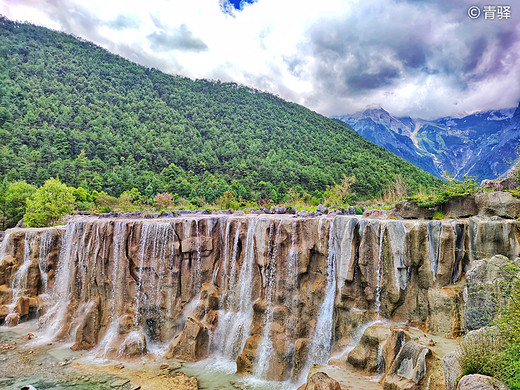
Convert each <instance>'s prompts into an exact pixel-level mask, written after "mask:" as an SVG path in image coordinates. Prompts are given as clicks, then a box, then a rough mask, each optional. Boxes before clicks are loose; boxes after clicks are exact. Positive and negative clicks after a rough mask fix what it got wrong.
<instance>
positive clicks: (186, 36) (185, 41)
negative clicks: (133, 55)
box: [146, 24, 208, 52]
mask: <svg viewBox="0 0 520 390" xmlns="http://www.w3.org/2000/svg"><path fill="white" fill-rule="evenodd" d="M146 38H147V39H148V40H149V41H150V44H151V47H152V49H154V50H158V51H169V50H181V51H194V52H201V51H206V50H208V46H207V45H206V44H205V43H204V42H203V41H202V40H201V39H200V38H197V37H195V35H194V34H193V33H192V32H191V31H190V30H189V29H188V27H187V26H186V25H185V24H182V25H180V26H179V27H178V28H177V29H175V30H172V31H169V32H166V31H159V32H154V33H152V34H150V35H148V36H147V37H146Z"/></svg>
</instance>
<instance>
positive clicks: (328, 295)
mask: <svg viewBox="0 0 520 390" xmlns="http://www.w3.org/2000/svg"><path fill="white" fill-rule="evenodd" d="M334 246H335V245H334V221H331V223H330V230H329V250H328V252H329V253H328V256H327V286H326V288H325V299H324V300H323V303H322V304H321V307H320V310H319V312H318V319H317V321H316V327H315V328H314V331H313V333H312V336H311V337H310V339H309V347H308V352H307V359H306V363H305V369H304V370H303V371H302V376H303V375H307V373H308V372H309V370H310V369H311V367H312V365H313V364H324V363H326V362H327V359H328V357H329V355H330V352H331V348H332V336H333V331H334V329H333V328H334V297H335V292H336V252H335V249H334ZM303 378H305V377H300V378H298V379H299V380H300V381H301V380H302V379H303Z"/></svg>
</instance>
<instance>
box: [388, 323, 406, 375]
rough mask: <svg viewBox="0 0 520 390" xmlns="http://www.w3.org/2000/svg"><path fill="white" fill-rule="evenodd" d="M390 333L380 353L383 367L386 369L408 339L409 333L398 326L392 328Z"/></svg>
mask: <svg viewBox="0 0 520 390" xmlns="http://www.w3.org/2000/svg"><path fill="white" fill-rule="evenodd" d="M391 330H392V333H391V334H390V336H389V337H388V339H387V340H386V341H385V343H384V344H383V348H382V351H381V353H382V355H383V361H384V364H385V367H384V369H385V370H387V369H389V368H390V367H391V366H392V363H393V362H394V360H395V358H396V357H397V355H399V352H400V351H401V348H403V346H404V345H405V344H406V343H407V342H408V341H410V335H409V334H408V333H406V332H405V331H404V330H402V329H400V328H392V329H391Z"/></svg>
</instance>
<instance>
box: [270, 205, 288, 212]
mask: <svg viewBox="0 0 520 390" xmlns="http://www.w3.org/2000/svg"><path fill="white" fill-rule="evenodd" d="M273 212H274V213H275V214H286V213H287V208H286V207H283V206H274V207H273Z"/></svg>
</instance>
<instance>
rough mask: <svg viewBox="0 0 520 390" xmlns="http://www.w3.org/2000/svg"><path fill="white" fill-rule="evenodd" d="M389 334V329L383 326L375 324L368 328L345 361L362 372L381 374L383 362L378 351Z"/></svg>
mask: <svg viewBox="0 0 520 390" xmlns="http://www.w3.org/2000/svg"><path fill="white" fill-rule="evenodd" d="M390 334H391V331H390V329H389V328H388V327H387V326H385V325H383V324H380V323H376V324H374V325H371V326H369V327H368V328H367V329H366V330H365V332H364V333H363V336H362V337H361V340H360V341H359V343H358V345H356V347H355V348H354V349H353V350H352V351H350V353H349V354H348V357H347V361H348V362H349V363H350V364H352V365H353V366H354V367H356V368H358V369H360V370H363V371H367V372H383V371H384V366H385V362H384V360H383V355H382V353H380V351H382V344H383V343H384V342H385V341H386V340H387V339H388V338H389V336H390Z"/></svg>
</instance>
